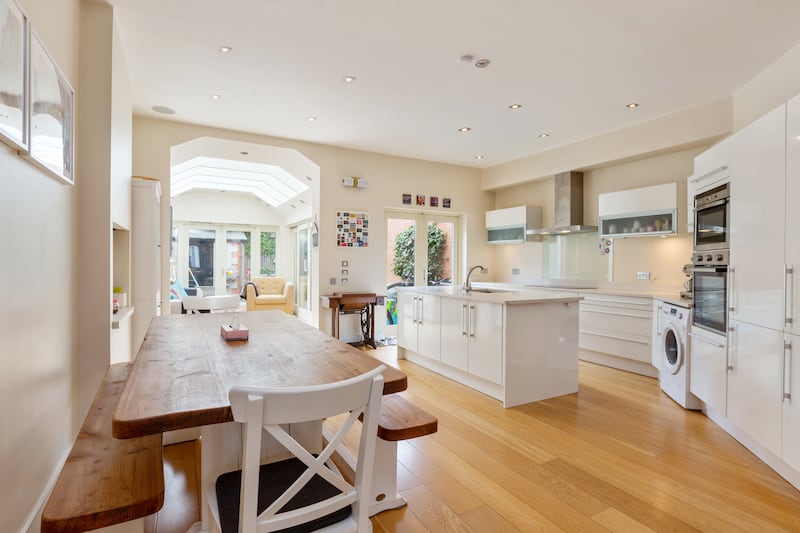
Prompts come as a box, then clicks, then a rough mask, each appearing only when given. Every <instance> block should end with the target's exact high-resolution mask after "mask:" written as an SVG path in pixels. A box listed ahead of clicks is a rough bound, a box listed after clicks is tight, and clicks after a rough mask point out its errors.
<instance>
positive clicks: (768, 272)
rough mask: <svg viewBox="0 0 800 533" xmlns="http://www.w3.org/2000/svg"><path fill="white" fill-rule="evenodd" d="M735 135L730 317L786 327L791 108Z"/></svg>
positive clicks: (753, 322) (733, 138) (732, 186)
mask: <svg viewBox="0 0 800 533" xmlns="http://www.w3.org/2000/svg"><path fill="white" fill-rule="evenodd" d="M731 139H732V143H733V144H732V148H733V150H732V154H731V170H732V171H731V200H730V270H729V282H730V292H729V299H730V301H729V306H730V308H731V313H730V317H731V319H734V320H740V321H743V322H747V323H749V324H755V325H759V326H763V327H766V328H771V329H774V330H782V329H783V325H784V321H783V318H784V309H783V303H784V299H783V293H784V290H783V288H784V268H783V265H784V227H785V225H786V218H785V214H784V209H783V208H782V207H783V205H784V202H785V198H784V196H785V194H786V192H785V175H786V151H785V146H786V106H785V105H782V106H780V107H778V108H776V109H774V110H772V111H770V112H769V113H767V114H766V115H764V116H763V117H761V118H759V119H758V120H756V121H755V122H753V123H752V124H750V125H749V126H747V127H746V128H744V129H742V130H741V131H739V132H737V133H736V134H735V135H733V136H732V137H731ZM779 206H780V207H779Z"/></svg>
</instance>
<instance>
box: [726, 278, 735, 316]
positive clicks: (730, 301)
mask: <svg viewBox="0 0 800 533" xmlns="http://www.w3.org/2000/svg"><path fill="white" fill-rule="evenodd" d="M735 272H736V269H734V268H733V267H729V268H728V304H729V305H728V311H730V312H731V313H733V312H734V311H735V310H736V307H735V306H734V301H733V295H734V288H733V277H734V276H733V275H734V274H735Z"/></svg>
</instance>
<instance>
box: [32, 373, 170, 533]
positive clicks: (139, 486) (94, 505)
mask: <svg viewBox="0 0 800 533" xmlns="http://www.w3.org/2000/svg"><path fill="white" fill-rule="evenodd" d="M130 369H131V365H130V364H129V363H118V364H115V365H111V367H110V368H109V369H108V372H107V373H106V376H105V378H104V379H103V382H102V383H101V384H100V388H99V389H98V391H97V394H96V395H95V398H94V401H93V402H92V406H91V408H90V409H89V413H88V414H87V415H86V419H85V420H84V422H83V426H82V427H81V430H80V432H79V433H78V436H77V438H76V439H75V443H74V445H73V446H72V451H71V452H70V454H69V457H68V458H67V461H66V463H64V467H63V468H62V469H61V474H60V475H59V476H58V481H56V484H55V487H54V488H53V492H52V493H51V494H50V497H49V498H48V499H47V503H46V504H45V507H44V511H43V512H42V528H41V531H42V533H55V532H58V533H65V532H78V531H88V530H93V529H99V528H102V527H107V526H112V525H116V524H121V523H123V522H127V521H130V520H136V519H139V518H143V517H145V516H148V515H151V514H153V513H155V512H156V511H158V510H159V509H161V506H162V505H163V504H164V462H163V452H162V445H161V434H158V435H150V436H147V437H139V438H133V439H115V438H114V437H112V436H111V417H112V415H113V413H114V409H115V408H116V406H117V402H118V401H119V397H120V394H121V393H122V388H123V387H124V385H125V381H126V380H127V379H128V375H129V374H130Z"/></svg>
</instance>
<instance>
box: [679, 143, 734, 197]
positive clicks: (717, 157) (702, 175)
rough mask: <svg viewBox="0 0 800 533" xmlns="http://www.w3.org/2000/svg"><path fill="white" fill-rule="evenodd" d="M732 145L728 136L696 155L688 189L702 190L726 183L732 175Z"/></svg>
mask: <svg viewBox="0 0 800 533" xmlns="http://www.w3.org/2000/svg"><path fill="white" fill-rule="evenodd" d="M731 146H732V142H731V138H730V137H728V138H726V139H723V140H721V141H720V142H718V143H717V144H715V145H714V146H712V147H711V148H709V149H708V150H706V151H705V152H703V153H702V154H699V155H698V156H697V157H695V158H694V174H693V175H692V176H690V177H689V187H687V189H688V190H692V191H697V192H701V191H705V190H708V189H710V188H713V187H716V186H717V185H720V184H722V183H724V182H725V181H726V180H727V179H728V178H729V177H730V175H731Z"/></svg>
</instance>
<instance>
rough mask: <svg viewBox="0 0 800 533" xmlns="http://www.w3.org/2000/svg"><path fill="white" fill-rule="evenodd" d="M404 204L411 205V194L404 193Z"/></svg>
mask: <svg viewBox="0 0 800 533" xmlns="http://www.w3.org/2000/svg"><path fill="white" fill-rule="evenodd" d="M403 205H411V195H410V194H404V195H403Z"/></svg>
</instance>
